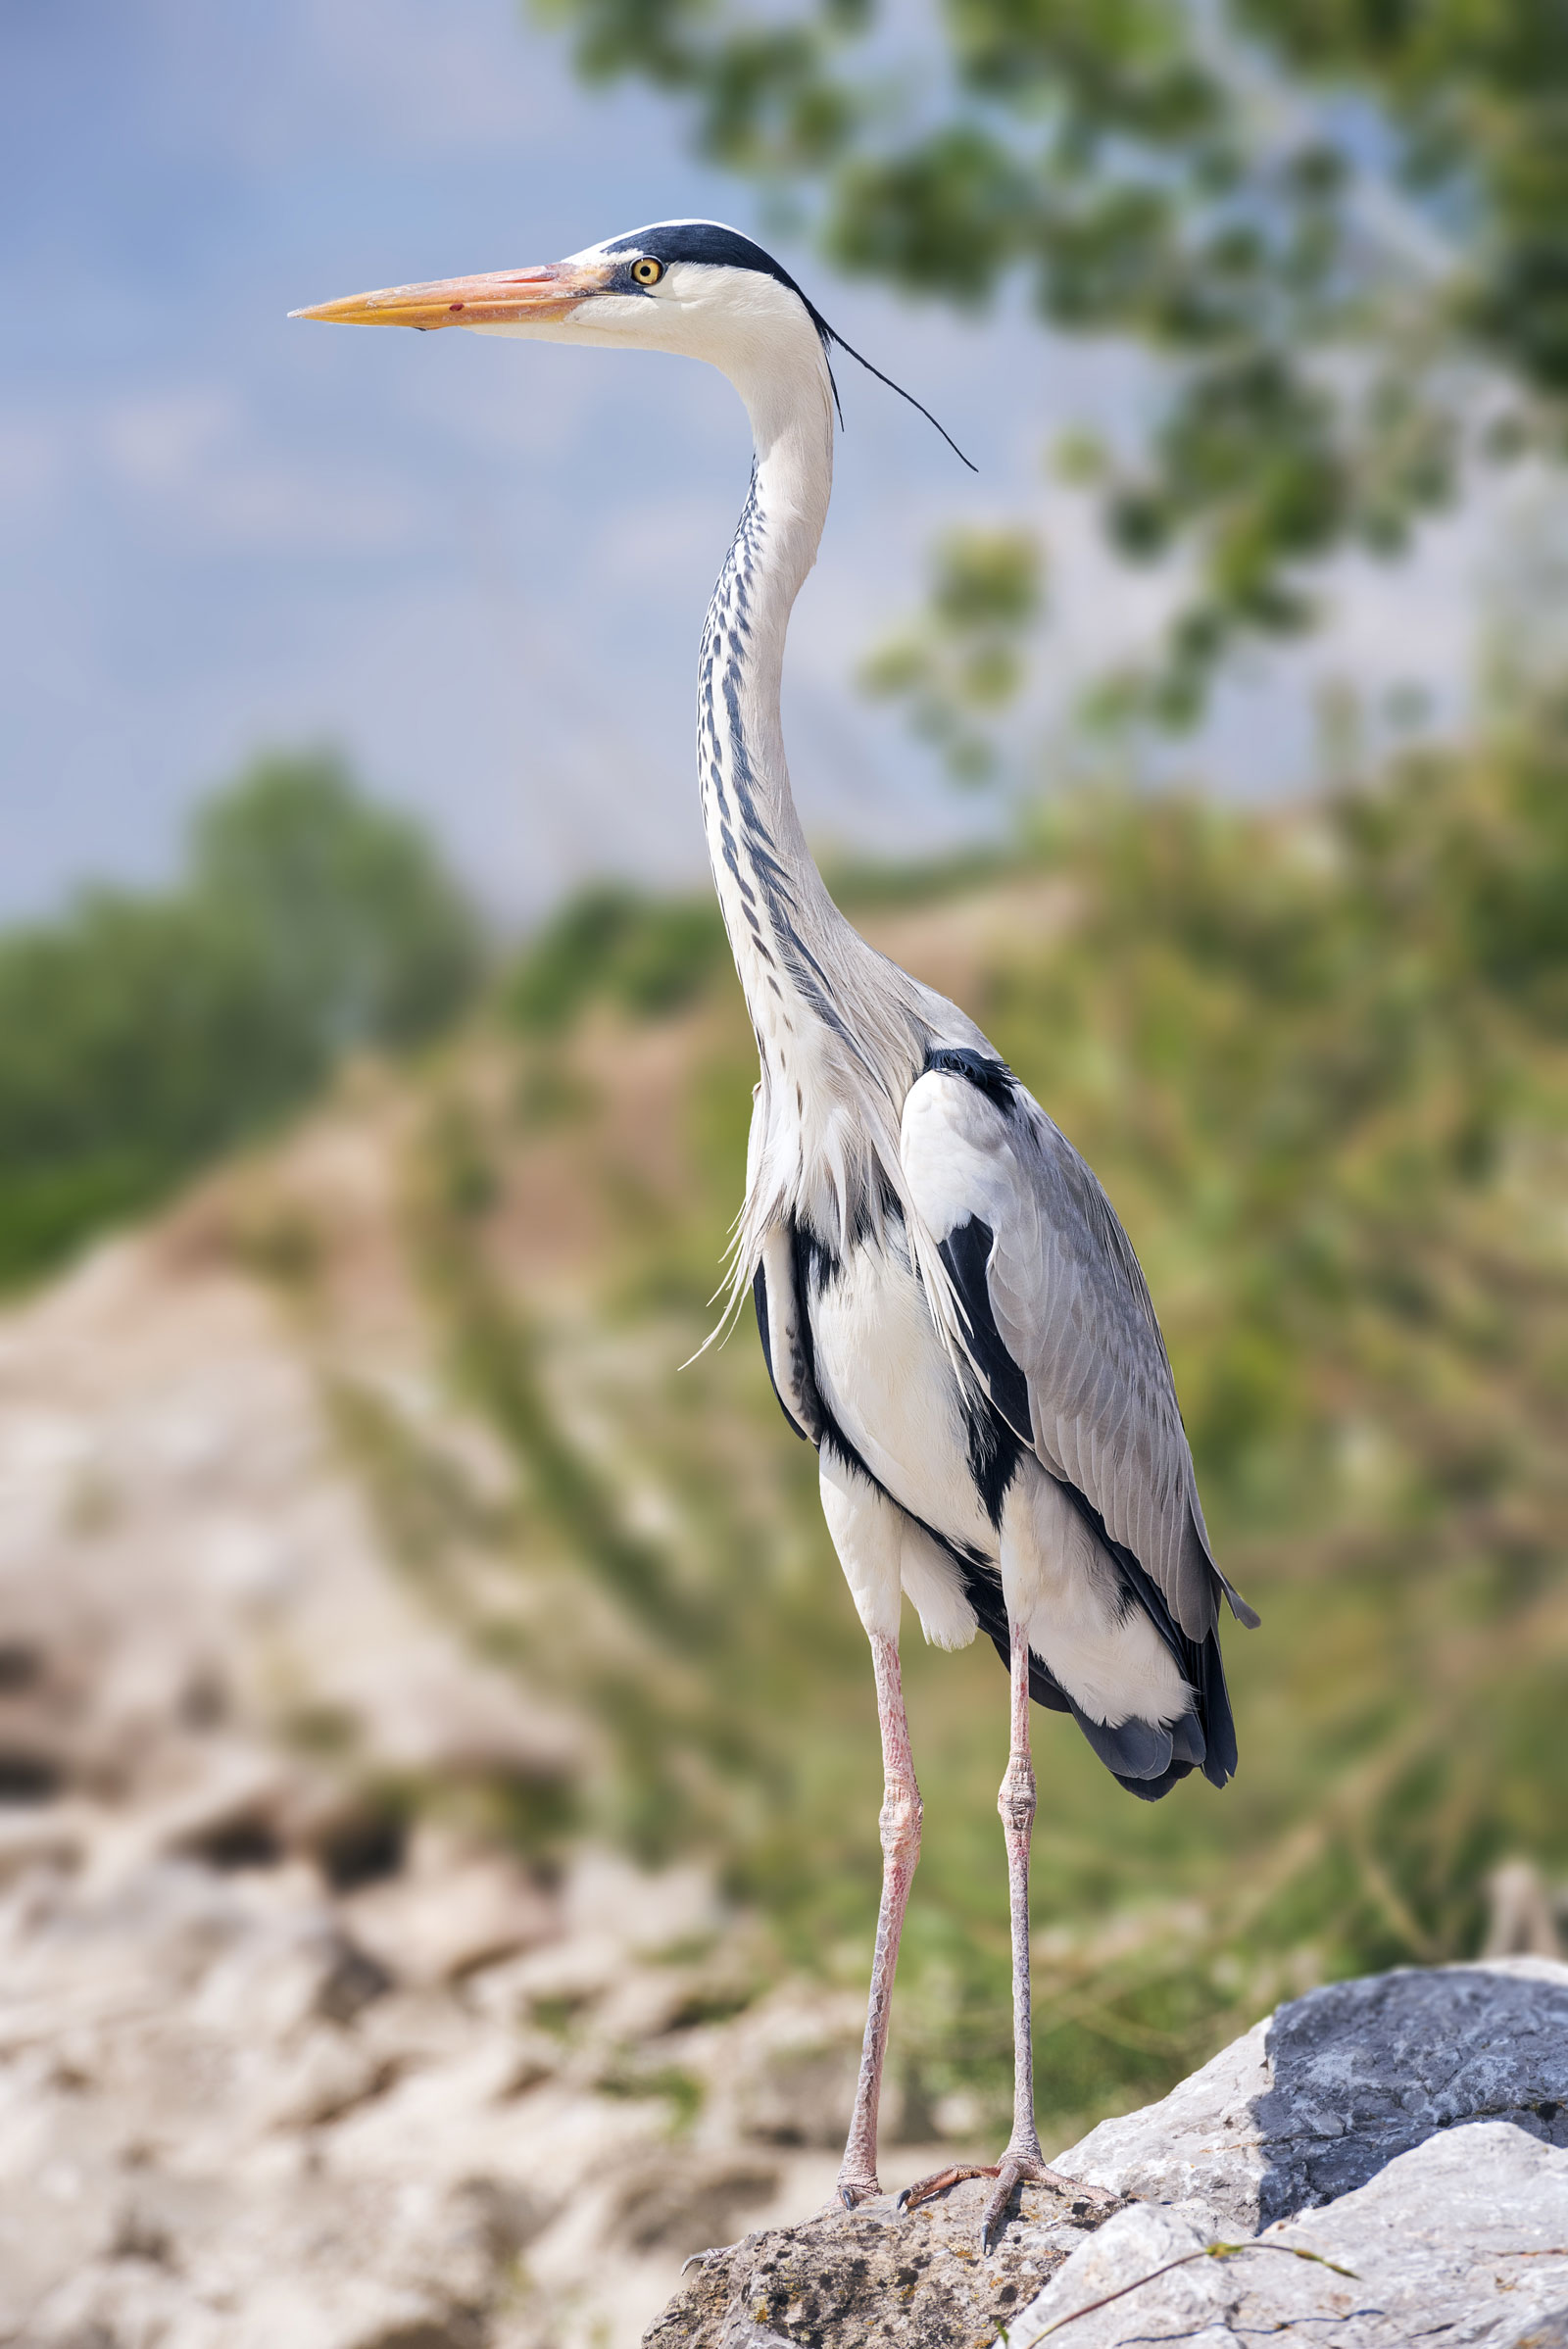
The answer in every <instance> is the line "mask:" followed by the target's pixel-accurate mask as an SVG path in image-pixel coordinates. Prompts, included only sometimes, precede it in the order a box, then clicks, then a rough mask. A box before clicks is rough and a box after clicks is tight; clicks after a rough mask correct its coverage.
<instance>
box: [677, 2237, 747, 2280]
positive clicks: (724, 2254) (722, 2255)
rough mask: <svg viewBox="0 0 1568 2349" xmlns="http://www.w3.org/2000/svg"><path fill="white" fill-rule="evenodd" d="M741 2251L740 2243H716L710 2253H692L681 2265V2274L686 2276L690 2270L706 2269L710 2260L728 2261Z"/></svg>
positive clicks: (688, 2254)
mask: <svg viewBox="0 0 1568 2349" xmlns="http://www.w3.org/2000/svg"><path fill="white" fill-rule="evenodd" d="M739 2249H740V2245H739V2244H738V2243H715V2244H714V2245H713V2246H712V2248H711V2250H709V2251H690V2252H688V2253H687V2255H686V2257H685V2258H684V2259H683V2260H682V2261H681V2263H680V2272H681V2274H682V2275H683V2276H684V2275H685V2273H686V2271H687V2269H688V2268H706V2267H707V2265H708V2263H709V2261H710V2260H711V2259H728V2257H729V2255H730V2253H731V2252H732V2251H738V2250H739Z"/></svg>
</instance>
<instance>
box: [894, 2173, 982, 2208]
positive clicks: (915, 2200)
mask: <svg viewBox="0 0 1568 2349" xmlns="http://www.w3.org/2000/svg"><path fill="white" fill-rule="evenodd" d="M996 2175H997V2165H996V2163H995V2162H955V2163H953V2164H951V2166H950V2167H949V2168H948V2169H946V2170H933V2171H932V2173H931V2175H930V2177H929V2178H916V2179H915V2181H914V2183H913V2185H912V2186H906V2187H905V2189H904V2191H903V2193H902V2194H901V2195H900V2196H899V2208H900V2210H901V2211H912V2210H918V2209H919V2207H920V2205H921V2203H922V2202H929V2201H930V2200H931V2198H932V2196H933V2195H934V2194H945V2193H946V2192H947V2190H948V2188H949V2186H959V2185H962V2183H963V2181H964V2179H965V2178H995V2177H996Z"/></svg>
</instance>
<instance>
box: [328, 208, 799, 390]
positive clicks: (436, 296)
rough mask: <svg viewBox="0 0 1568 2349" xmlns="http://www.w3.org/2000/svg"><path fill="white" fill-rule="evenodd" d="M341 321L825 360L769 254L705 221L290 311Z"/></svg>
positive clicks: (744, 368)
mask: <svg viewBox="0 0 1568 2349" xmlns="http://www.w3.org/2000/svg"><path fill="white" fill-rule="evenodd" d="M291 316H293V317H294V318H322V319H325V320H328V321H330V322H333V323H338V324H343V325H351V326H415V327H417V328H419V329H420V330H421V331H424V332H428V331H429V330H430V329H431V328H433V327H438V326H466V327H467V329H468V330H469V332H470V333H474V334H510V335H517V336H522V337H525V338H527V339H528V340H530V341H535V342H563V343H596V344H599V345H601V346H608V347H610V348H619V349H648V350H657V351H675V352H682V353H685V354H686V355H687V356H689V357H691V358H693V359H706V360H708V361H710V362H711V364H712V365H714V366H716V367H722V368H723V369H724V371H725V373H727V374H739V373H749V372H751V371H752V369H753V368H755V367H756V366H757V365H758V364H759V363H760V362H764V361H766V360H768V359H771V361H772V362H773V364H775V365H777V364H778V363H779V362H780V361H783V360H786V359H787V358H794V359H795V360H796V361H797V362H798V361H799V360H800V359H801V358H802V357H810V358H812V359H813V360H818V361H822V360H825V353H826V348H827V344H828V342H829V340H830V329H829V328H828V326H827V324H826V321H825V320H824V319H823V318H822V317H821V316H820V314H819V313H818V311H817V310H816V309H815V307H814V306H813V305H812V304H811V303H810V302H809V301H808V300H807V297H806V296H805V294H803V293H802V291H801V289H800V287H799V286H798V285H797V284H796V282H795V280H794V278H793V277H792V276H791V275H790V274H789V272H788V270H787V269H784V268H783V267H782V266H781V265H780V264H779V263H778V262H776V261H775V260H774V259H773V258H772V256H771V254H768V253H764V252H763V250H762V248H761V246H760V245H756V244H753V242H752V240H751V238H750V237H748V236H742V235H741V234H740V233H739V231H738V230H737V229H734V228H724V227H721V226H720V225H719V224H718V223H717V222H716V221H713V220H662V221H658V222H656V223H654V224H653V225H651V226H649V227H647V228H638V229H634V230H632V231H631V233H630V234H629V235H625V236H614V237H609V238H607V239H606V241H605V242H604V243H603V244H600V245H590V246H588V247H587V248H586V250H585V251H583V252H581V253H573V254H572V255H571V256H570V257H569V259H567V260H565V261H555V262H545V263H542V264H540V265H538V266H536V267H534V268H531V269H496V270H493V271H491V272H490V273H489V274H488V275H485V276H479V277H444V278H438V279H437V280H436V281H435V282H434V283H432V284H428V285H393V286H387V287H384V288H383V289H382V290H381V291H380V292H378V293H369V294H351V295H349V296H347V297H346V298H345V299H344V300H342V301H338V302H322V303H320V304H319V305H318V306H317V307H316V308H315V309H313V310H296V311H294V312H292V313H291Z"/></svg>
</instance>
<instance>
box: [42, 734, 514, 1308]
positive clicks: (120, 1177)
mask: <svg viewBox="0 0 1568 2349" xmlns="http://www.w3.org/2000/svg"><path fill="white" fill-rule="evenodd" d="M483 961H484V957H483V953H482V947H481V938H480V932H479V929H478V926H477V924H476V922H475V919H474V916H473V914H472V912H471V911H470V909H469V908H468V906H467V905H466V903H465V901H464V900H463V898H462V896H461V895H460V893H459V891H458V890H457V888H456V886H455V885H454V883H453V882H452V881H451V880H450V879H449V877H448V876H447V875H446V874H445V872H444V871H443V870H442V868H441V865H440V863H439V860H438V859H437V857H436V856H435V854H434V852H433V850H432V849H431V848H430V847H429V846H428V844H427V843H426V842H425V840H424V838H423V836H422V835H421V834H420V833H419V832H418V831H417V829H416V828H415V827H414V826H413V825H411V824H409V823H408V822H406V821H405V820H403V819H402V818H400V817H398V816H395V815H393V814H390V813H388V812H387V811H386V810H385V809H384V808H381V807H375V806H373V805H372V804H371V803H370V802H369V801H368V800H367V799H366V798H365V797H364V796H363V795H362V794H361V793H360V792H359V791H358V790H357V789H356V787H355V786H354V784H353V782H352V781H351V779H350V777H349V775H348V773H347V772H346V770H345V769H344V767H343V766H342V764H341V763H340V762H339V761H338V760H337V759H334V758H332V757H331V756H329V755H326V754H316V755H310V756H304V757H293V758H283V757H273V758H268V759H261V760H259V761H258V762H257V763H256V764H255V765H254V766H253V767H252V768H251V770H250V771H249V772H248V773H247V774H246V775H244V776H243V777H242V778H241V779H240V780H239V782H237V783H236V784H235V785H234V786H233V787H232V788H231V789H230V790H229V791H227V792H225V793H223V794H222V795H221V796H220V797H218V798H216V799H214V800H213V801H211V802H210V803H209V804H208V806H207V807H206V808H205V809H204V811H203V812H202V814H201V815H200V817H199V818H198V820H197V822H196V825H195V827H194V830H193V832H192V836H191V841H190V846H189V853H188V856H187V860H186V868H185V871H184V873H183V875H182V876H181V878H180V880H179V881H178V882H177V883H176V885H175V886H174V887H173V888H172V889H171V890H170V891H168V892H167V893H166V894H164V895H162V896H143V897H131V896H127V895H123V894H116V893H111V892H108V891H100V892H96V893H94V894H92V895H89V896H87V897H84V898H83V899H82V900H81V901H80V902H79V903H78V904H77V905H75V906H74V907H73V909H72V910H71V911H70V912H68V913H67V914H66V915H65V916H64V917H63V918H61V919H59V920H57V921H53V922H49V923H41V924H39V925H38V926H36V927H34V928H31V929H26V930H15V931H12V932H10V933H9V934H7V935H6V936H4V937H0V1284H4V1283H10V1282H15V1281H17V1280H19V1279H23V1278H25V1277H27V1276H29V1275H32V1274H35V1273H37V1272H39V1271H41V1270H43V1269H45V1268H47V1267H48V1266H49V1265H51V1264H53V1263H56V1262H58V1261H59V1260H60V1259H61V1258H62V1257H63V1256H64V1255H65V1254H66V1253H68V1252H69V1250H70V1249H71V1248H73V1246H74V1245H75V1244H76V1243H77V1242H78V1241H79V1240H80V1239H81V1238H82V1237H84V1236H85V1235H86V1234H88V1233H90V1232H92V1231H94V1230H95V1229H97V1228H98V1227H99V1226H101V1225H102V1224H104V1223H106V1222H109V1221H112V1220H114V1219H116V1218H118V1217H121V1216H124V1215H128V1214H132V1213H135V1212H136V1211H137V1210H139V1209H141V1208H144V1207H146V1206H147V1205H149V1204H150V1203H151V1202H152V1201H153V1200H155V1199H159V1198H161V1197H162V1196H164V1195H165V1194H167V1192H168V1191H169V1190H170V1188H171V1187H172V1185H173V1184H175V1183H177V1182H178V1181H179V1180H180V1178H181V1177H182V1176H184V1175H186V1174H187V1173H188V1172H189V1171H190V1170H191V1169H192V1168H193V1167H196V1166H198V1165H200V1164H201V1163H202V1162H203V1160H204V1159H206V1158H208V1157H210V1156H211V1155H212V1154H213V1153H214V1152H216V1151H218V1150H221V1149H223V1148H225V1147H226V1146H227V1145H229V1144H231V1143H233V1142H236V1141H238V1140H239V1139H241V1138H242V1137H244V1136H246V1135H249V1134H253V1133H255V1132H257V1131H259V1130H260V1129H262V1128H265V1127H266V1126H267V1125H268V1124H269V1123H270V1121H271V1120H273V1119H275V1118H276V1117H277V1116H278V1115H279V1114H281V1113H282V1112H283V1111H285V1110H287V1109H290V1108H292V1107H294V1106H295V1105H296V1104H297V1103H299V1102H300V1101H304V1100H306V1099H307V1098H309V1096H310V1095H311V1094H312V1093H314V1092H315V1091H316V1090H317V1089H318V1088H319V1085H320V1084H321V1082H322V1080H323V1078H324V1077H325V1075H326V1073H327V1072H328V1070H329V1069H330V1068H331V1067H332V1066H333V1064H334V1063H335V1062H336V1061H337V1060H338V1059H339V1058H341V1057H342V1055H343V1054H344V1053H346V1052H353V1051H356V1050H359V1049H362V1048H365V1047H368V1046H400V1045H408V1044H413V1043H415V1042H417V1041H418V1040H419V1039H420V1038H422V1037H424V1036H427V1035H429V1034H431V1033H432V1032H434V1031H435V1030H436V1029H438V1028H439V1027H441V1026H443V1025H445V1024H446V1023H447V1022H449V1021H450V1019H451V1018H452V1017H453V1015H454V1013H455V1012H456V1011H457V1010H458V1009H459V1008H460V1007H461V1006H462V1005H463V1003H466V1001H467V1000H468V999H469V997H470V996H471V995H472V992H473V990H474V987H475V985H476V983H477V982H478V980H479V977H480V975H481V972H482V969H483Z"/></svg>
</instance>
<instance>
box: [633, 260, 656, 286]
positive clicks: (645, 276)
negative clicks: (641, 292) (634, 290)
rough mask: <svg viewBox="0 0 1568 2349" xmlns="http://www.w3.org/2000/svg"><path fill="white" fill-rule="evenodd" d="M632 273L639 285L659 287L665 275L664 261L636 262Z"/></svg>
mask: <svg viewBox="0 0 1568 2349" xmlns="http://www.w3.org/2000/svg"><path fill="white" fill-rule="evenodd" d="M631 273H632V275H633V276H634V277H635V278H636V280H637V282H638V284H639V285H657V284H658V283H659V280H660V279H661V277H662V275H663V274H664V265H663V263H662V261H652V260H644V261H634V262H633V263H632V265H631Z"/></svg>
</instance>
